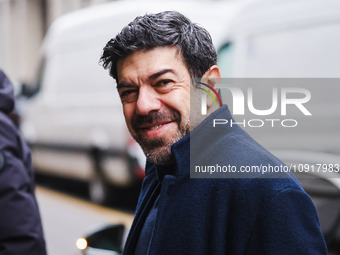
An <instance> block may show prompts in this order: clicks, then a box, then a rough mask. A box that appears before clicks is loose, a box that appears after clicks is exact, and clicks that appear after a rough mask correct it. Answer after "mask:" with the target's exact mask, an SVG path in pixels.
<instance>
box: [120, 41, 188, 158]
mask: <svg viewBox="0 0 340 255" xmlns="http://www.w3.org/2000/svg"><path fill="white" fill-rule="evenodd" d="M117 73H118V85H117V89H118V93H119V95H120V98H121V101H122V104H123V111H124V116H125V120H126V124H127V127H128V129H129V131H130V133H131V135H132V137H133V138H134V139H136V141H137V142H138V143H139V144H140V145H141V147H142V149H143V150H144V153H145V155H146V156H147V158H148V159H149V160H151V161H153V162H154V163H156V164H169V163H170V162H171V160H172V158H171V145H173V144H174V143H175V142H177V141H178V140H180V139H181V138H182V137H184V136H185V135H186V134H188V133H189V132H190V83H191V79H190V74H189V72H188V69H187V67H186V66H185V64H184V62H183V60H182V58H181V55H180V53H178V50H177V48H176V47H158V48H155V49H152V50H148V51H139V52H135V53H133V54H132V55H130V56H128V57H126V58H124V59H122V60H120V61H118V63H117Z"/></svg>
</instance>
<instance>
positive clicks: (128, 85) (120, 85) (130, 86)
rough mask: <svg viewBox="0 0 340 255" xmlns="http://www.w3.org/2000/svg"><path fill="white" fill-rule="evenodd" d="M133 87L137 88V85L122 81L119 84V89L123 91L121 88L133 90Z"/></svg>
mask: <svg viewBox="0 0 340 255" xmlns="http://www.w3.org/2000/svg"><path fill="white" fill-rule="evenodd" d="M132 87H136V86H135V85H133V84H131V83H129V82H125V81H122V82H119V83H118V84H117V89H121V88H132Z"/></svg>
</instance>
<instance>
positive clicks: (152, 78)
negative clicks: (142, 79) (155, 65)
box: [148, 69, 176, 80]
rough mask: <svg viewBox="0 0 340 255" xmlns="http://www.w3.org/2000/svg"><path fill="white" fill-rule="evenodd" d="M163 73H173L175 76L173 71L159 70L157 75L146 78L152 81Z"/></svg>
mask: <svg viewBox="0 0 340 255" xmlns="http://www.w3.org/2000/svg"><path fill="white" fill-rule="evenodd" d="M165 73H173V74H175V73H176V72H175V71H174V70H173V69H163V70H160V71H159V72H157V73H154V74H151V75H150V76H149V77H148V78H149V80H154V79H156V78H158V77H159V76H161V75H163V74H165Z"/></svg>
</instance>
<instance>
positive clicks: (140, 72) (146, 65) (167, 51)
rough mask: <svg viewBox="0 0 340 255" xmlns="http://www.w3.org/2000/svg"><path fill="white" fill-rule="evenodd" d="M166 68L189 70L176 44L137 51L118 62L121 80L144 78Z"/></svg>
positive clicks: (178, 70)
mask: <svg viewBox="0 0 340 255" xmlns="http://www.w3.org/2000/svg"><path fill="white" fill-rule="evenodd" d="M164 69H173V70H175V71H177V72H183V71H185V72H187V67H186V65H185V63H184V61H183V58H182V55H181V53H180V52H179V50H178V49H177V47H176V46H173V47H157V48H154V49H151V50H146V51H137V52H134V53H133V54H131V55H129V56H127V57H125V58H123V59H121V60H119V61H118V62H117V74H118V80H119V81H122V80H126V79H134V78H138V79H142V78H145V77H149V76H150V75H152V74H154V73H156V72H158V71H161V70H164Z"/></svg>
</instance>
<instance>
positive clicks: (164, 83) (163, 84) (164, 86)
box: [155, 80, 175, 93]
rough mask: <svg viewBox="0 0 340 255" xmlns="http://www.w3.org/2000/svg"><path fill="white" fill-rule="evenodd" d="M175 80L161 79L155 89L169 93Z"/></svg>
mask: <svg viewBox="0 0 340 255" xmlns="http://www.w3.org/2000/svg"><path fill="white" fill-rule="evenodd" d="M174 84H175V82H174V81H173V80H160V81H158V82H156V84H155V89H156V90H157V91H158V92H160V93H167V92H169V91H170V90H171V88H172V87H173V85H174Z"/></svg>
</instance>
